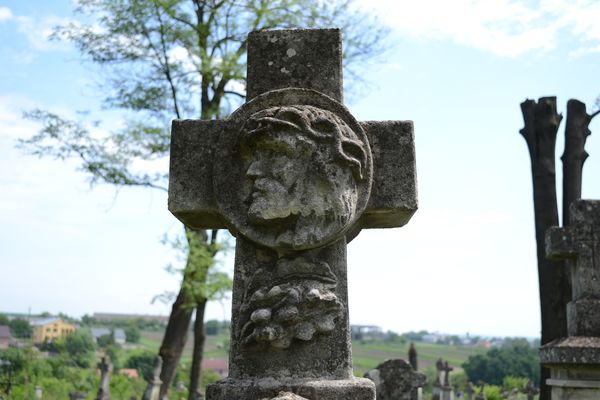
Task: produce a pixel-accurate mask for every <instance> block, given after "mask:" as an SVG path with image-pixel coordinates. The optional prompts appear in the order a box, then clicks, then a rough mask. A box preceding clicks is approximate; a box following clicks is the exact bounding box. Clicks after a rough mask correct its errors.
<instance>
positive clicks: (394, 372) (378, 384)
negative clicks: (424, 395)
mask: <svg viewBox="0 0 600 400" xmlns="http://www.w3.org/2000/svg"><path fill="white" fill-rule="evenodd" d="M365 378H368V379H370V380H372V381H373V382H374V383H375V388H376V393H377V400H418V399H419V389H420V388H422V387H423V386H424V385H425V382H426V380H427V378H426V377H425V375H424V374H422V373H420V372H417V371H415V370H414V369H413V368H412V367H411V365H410V364H409V363H407V362H406V361H404V360H401V359H395V360H387V361H385V362H383V363H381V364H379V365H378V366H377V368H375V369H372V370H370V371H368V372H367V373H365Z"/></svg>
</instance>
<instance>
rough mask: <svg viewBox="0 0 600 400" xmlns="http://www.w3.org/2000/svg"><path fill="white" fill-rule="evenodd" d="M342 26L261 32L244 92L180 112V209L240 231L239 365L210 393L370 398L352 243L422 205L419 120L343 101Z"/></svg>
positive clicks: (176, 165) (235, 333)
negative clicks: (363, 113) (354, 304)
mask: <svg viewBox="0 0 600 400" xmlns="http://www.w3.org/2000/svg"><path fill="white" fill-rule="evenodd" d="M341 61H342V49H341V34H340V31H339V30H337V29H320V30H276V31H259V32H252V33H251V34H250V35H249V37H248V82H247V102H246V103H245V104H244V105H242V106H241V107H240V108H239V109H238V110H237V111H235V112H234V113H233V114H232V115H231V116H230V117H229V118H228V119H225V120H213V121H198V120H176V121H173V127H172V139H171V164H170V182H169V210H170V211H171V212H172V213H173V214H174V215H175V216H176V217H177V218H178V219H179V220H180V221H182V222H183V223H184V224H186V225H187V226H189V227H191V228H196V229H220V228H227V229H229V230H230V231H231V232H232V234H233V235H235V236H236V238H237V241H236V255H235V268H234V283H233V296H232V331H231V347H230V355H229V357H230V362H229V365H230V369H229V377H228V378H227V379H226V380H224V381H221V382H219V383H217V384H214V385H211V386H209V387H208V389H207V397H208V399H209V400H216V399H238V400H246V399H248V400H249V399H253V400H254V399H262V398H273V397H275V396H277V395H278V393H280V392H289V393H295V394H296V395H299V396H302V397H305V398H308V399H309V400H315V399H323V400H335V399H350V398H351V399H354V400H363V399H364V400H367V399H368V400H373V399H374V395H375V394H374V385H373V384H372V382H370V381H369V380H367V379H363V378H355V377H354V376H353V373H352V359H351V347H350V331H349V322H348V299H347V272H346V245H347V243H348V242H349V241H350V240H352V238H353V237H355V236H356V235H357V234H358V233H359V232H360V230H361V229H363V228H391V227H399V226H402V225H404V224H406V223H407V222H408V221H409V219H410V218H411V216H412V215H413V213H414V212H415V211H416V209H417V197H416V173H415V154H414V142H413V127H412V122H410V121H384V122H376V121H369V122H358V121H357V120H356V119H355V118H354V117H353V116H352V114H350V112H349V111H348V109H347V108H346V107H345V106H344V105H343V104H342V79H341V77H342V69H341V66H342V64H341Z"/></svg>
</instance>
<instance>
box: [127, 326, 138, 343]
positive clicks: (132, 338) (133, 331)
mask: <svg viewBox="0 0 600 400" xmlns="http://www.w3.org/2000/svg"><path fill="white" fill-rule="evenodd" d="M140 337H141V334H140V328H138V327H137V326H136V325H128V326H127V327H126V328H125V340H126V341H127V343H137V342H139V341H140Z"/></svg>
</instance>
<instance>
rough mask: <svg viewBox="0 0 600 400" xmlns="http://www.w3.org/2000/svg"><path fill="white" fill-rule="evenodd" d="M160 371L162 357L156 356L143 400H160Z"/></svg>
mask: <svg viewBox="0 0 600 400" xmlns="http://www.w3.org/2000/svg"><path fill="white" fill-rule="evenodd" d="M161 370H162V357H161V356H156V358H155V359H154V368H153V369H152V378H151V380H150V382H148V386H147V387H146V390H145V391H144V396H143V397H142V399H143V400H160V386H161V385H162V381H161V380H160V371H161Z"/></svg>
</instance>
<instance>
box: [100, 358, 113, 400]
mask: <svg viewBox="0 0 600 400" xmlns="http://www.w3.org/2000/svg"><path fill="white" fill-rule="evenodd" d="M98 369H100V387H99V388H98V394H97V395H96V400H110V374H111V372H112V370H113V366H112V363H111V362H110V357H109V356H108V355H105V356H104V357H102V361H101V362H100V364H98Z"/></svg>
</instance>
